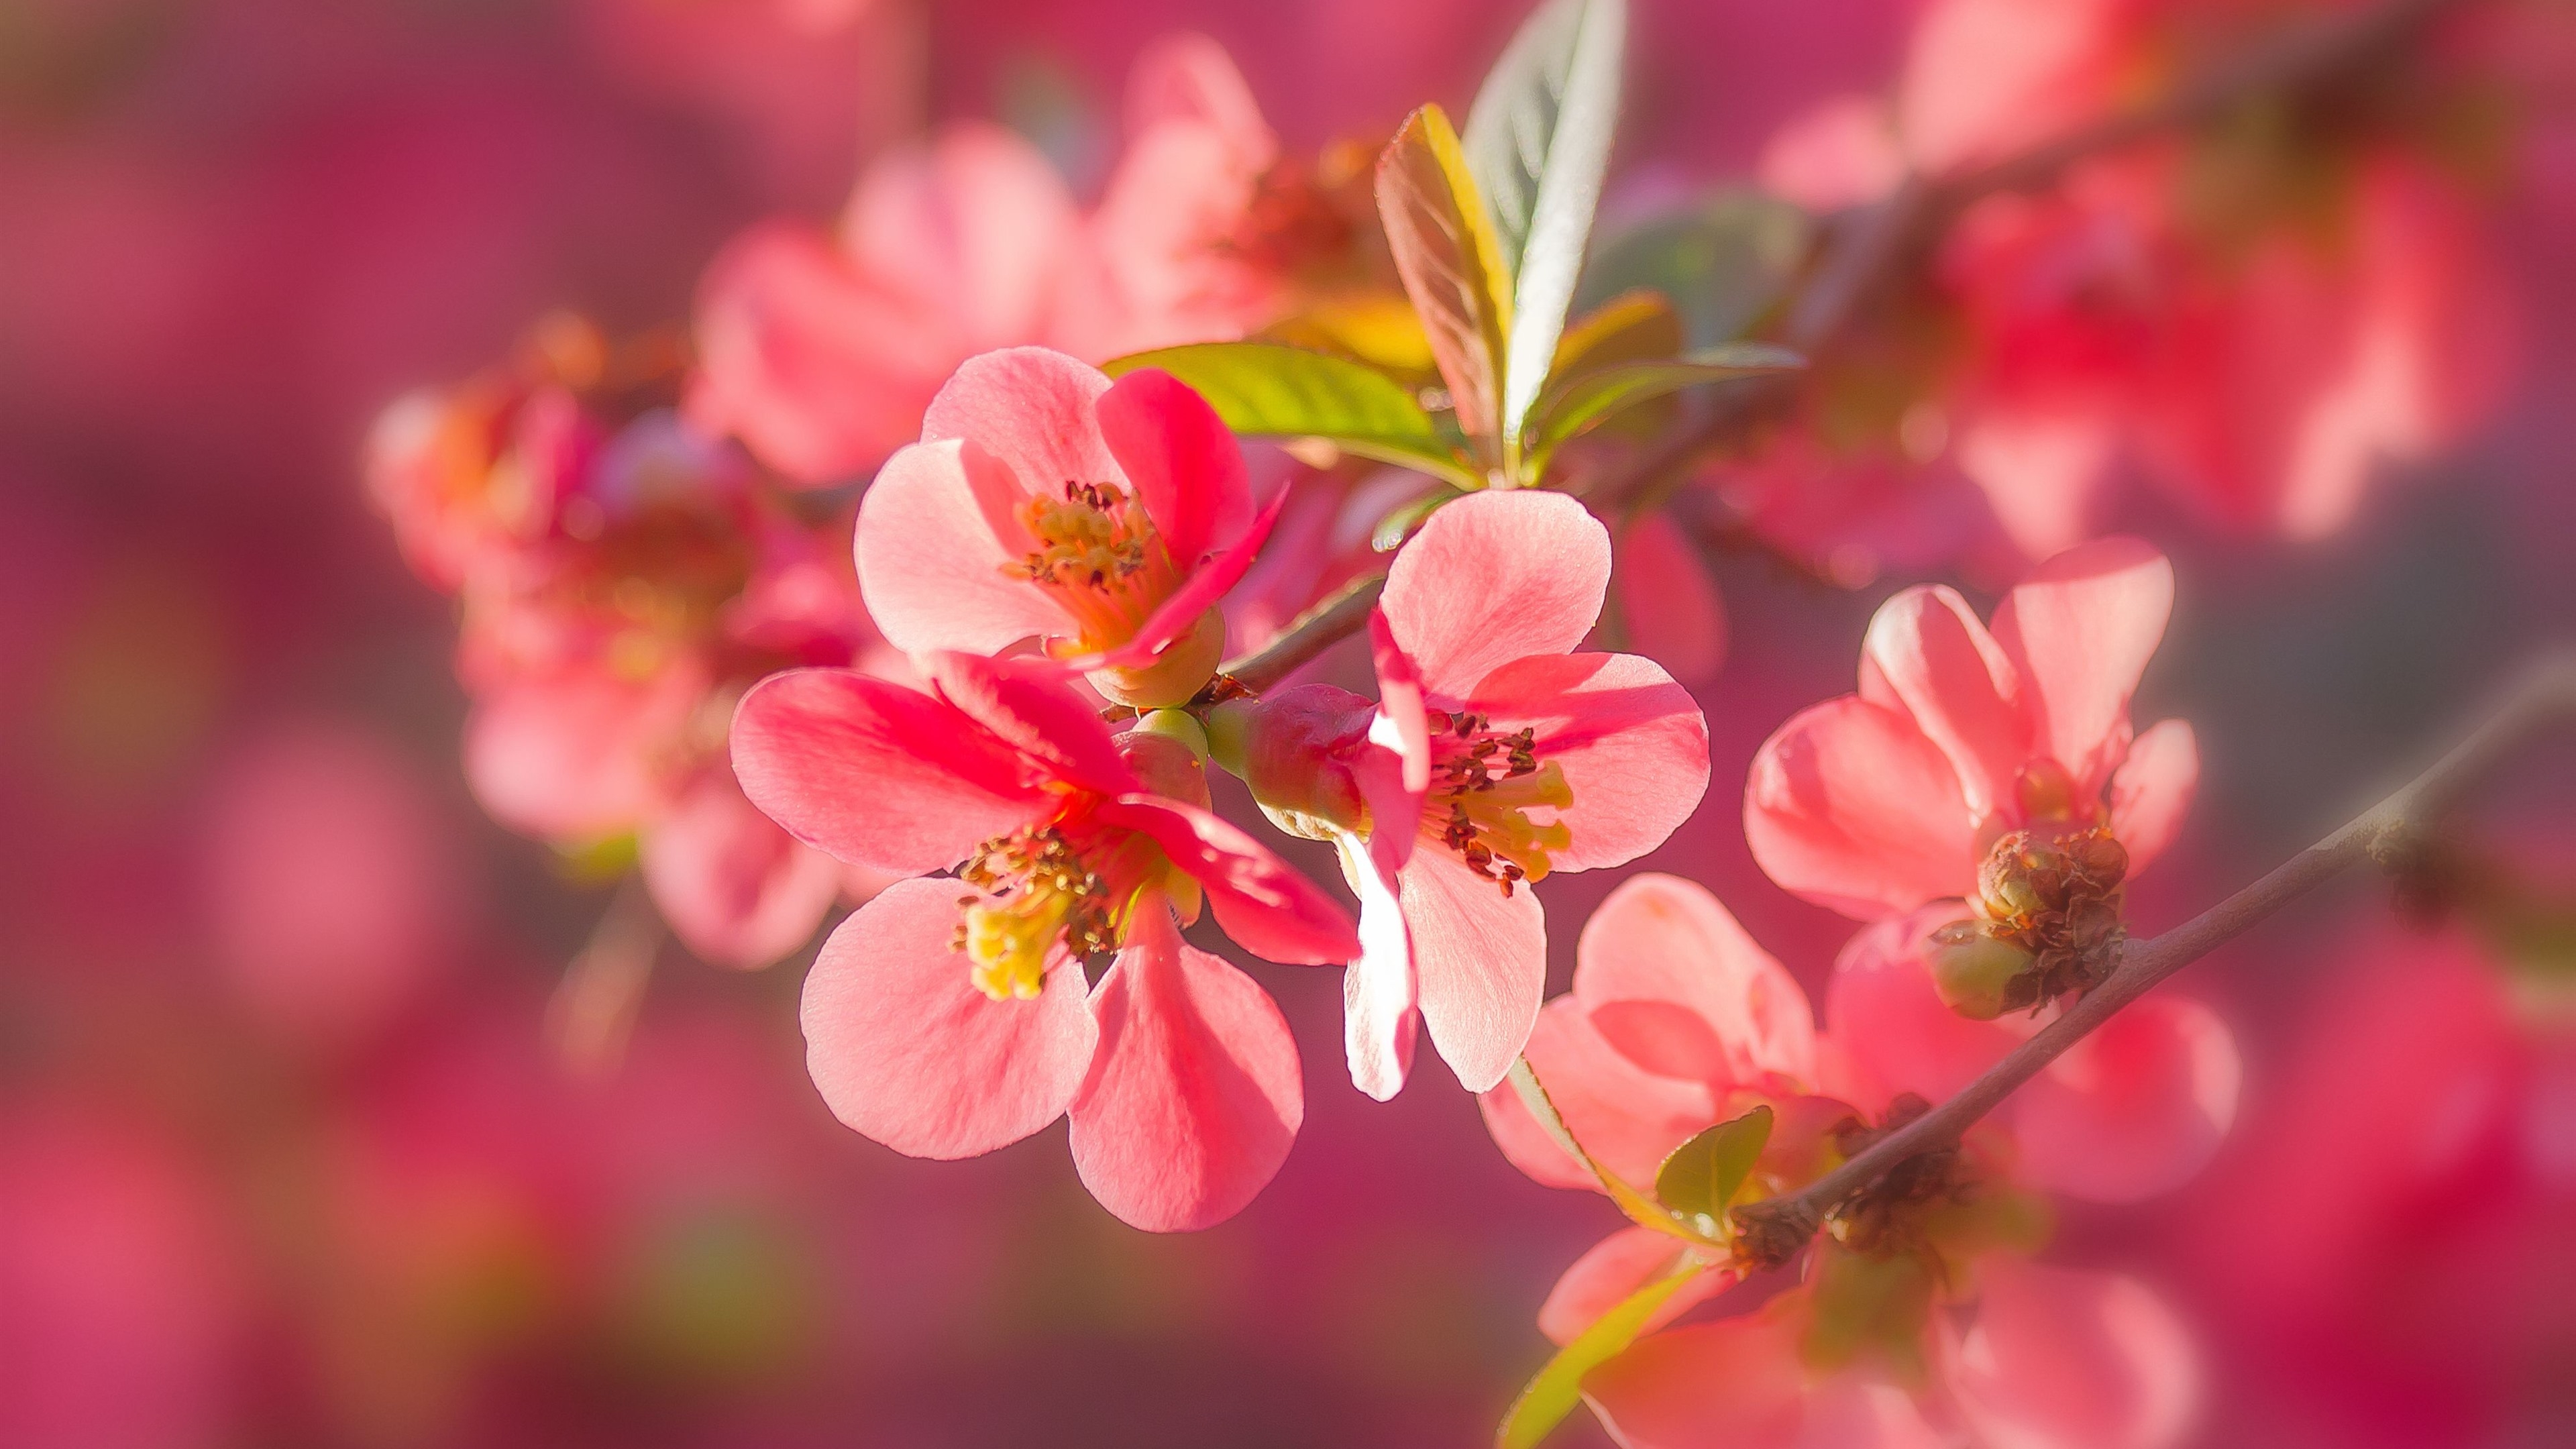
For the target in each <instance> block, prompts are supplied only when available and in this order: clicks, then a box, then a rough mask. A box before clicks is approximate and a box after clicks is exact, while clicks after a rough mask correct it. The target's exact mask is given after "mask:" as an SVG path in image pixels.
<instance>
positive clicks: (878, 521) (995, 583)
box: [857, 440, 1070, 654]
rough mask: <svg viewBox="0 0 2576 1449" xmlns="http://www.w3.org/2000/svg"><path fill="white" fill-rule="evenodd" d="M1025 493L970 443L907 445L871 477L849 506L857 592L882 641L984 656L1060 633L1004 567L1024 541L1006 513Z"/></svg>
mask: <svg viewBox="0 0 2576 1449" xmlns="http://www.w3.org/2000/svg"><path fill="white" fill-rule="evenodd" d="M1026 493H1027V490H1026V488H1025V487H1023V486H1022V484H1021V481H1020V479H1019V478H1017V477H1015V476H1013V475H1012V474H1010V473H1009V472H1008V471H1007V470H1006V469H1004V468H1003V466H1002V464H1001V463H1000V461H999V460H997V459H995V458H994V457H993V456H992V455H991V454H990V453H987V452H985V451H984V450H983V449H982V448H981V447H980V446H978V445H977V444H975V443H974V442H971V441H968V442H962V443H961V442H957V441H953V440H952V441H946V442H936V443H916V444H914V445H913V446H911V447H908V448H905V449H904V450H903V451H902V452H900V453H897V454H895V455H894V457H893V458H892V459H891V460H889V461H888V462H887V463H886V465H885V466H884V467H883V468H881V469H879V470H877V477H876V481H875V482H874V483H871V484H870V485H868V491H867V493H866V494H865V495H864V496H862V497H861V498H860V500H859V523H858V541H857V552H858V560H859V592H860V595H861V596H862V597H863V598H864V599H865V600H866V601H867V606H868V614H869V617H871V618H872V619H874V620H875V621H876V625H877V628H878V630H879V631H880V632H882V633H883V634H884V635H885V637H886V640H887V642H888V643H891V644H893V645H894V646H895V647H896V648H898V649H901V650H904V651H905V652H907V653H916V654H917V653H923V652H927V651H929V650H932V649H966V650H972V651H974V652H976V653H985V654H989V653H994V652H997V651H999V650H1002V649H1007V648H1009V647H1010V646H1011V645H1013V644H1016V643H1018V642H1019V641H1021V640H1023V639H1026V638H1029V637H1031V636H1033V635H1035V636H1044V635H1048V634H1059V633H1063V632H1065V631H1066V630H1067V629H1068V628H1069V627H1070V624H1069V621H1068V619H1067V617H1066V615H1065V612H1064V610H1063V609H1062V608H1060V607H1058V606H1057V604H1056V601H1055V599H1054V597H1053V596H1051V595H1050V594H1048V593H1047V591H1046V590H1045V589H1044V588H1042V587H1040V586H1039V585H1037V584H1035V583H1033V582H1031V581H1030V580H1029V579H1028V577H1027V576H1026V575H1024V574H1015V573H1013V572H1012V570H1011V565H1012V564H1013V563H1014V562H1015V561H1016V560H1018V559H1019V558H1020V557H1021V556H1022V555H1024V554H1025V553H1026V552H1028V549H1029V544H1028V542H1027V537H1026V533H1025V531H1024V530H1022V529H1021V528H1020V525H1019V523H1018V522H1017V520H1015V519H1013V518H1011V517H1010V516H1009V511H1008V510H1009V506H1010V505H1011V504H1012V503H1014V502H1015V501H1016V500H1017V499H1019V498H1022V497H1025V496H1026ZM996 500H999V501H998V502H997V501H996Z"/></svg>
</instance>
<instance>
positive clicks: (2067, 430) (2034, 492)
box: [1954, 405, 2119, 558]
mask: <svg viewBox="0 0 2576 1449" xmlns="http://www.w3.org/2000/svg"><path fill="white" fill-rule="evenodd" d="M2118 443H2119V433H2118V419H2117V418H2116V417H2113V416H2102V415H2097V414H2096V413H2094V412H2091V411H2088V410H2085V409H2081V408H2070V407H2054V408H2038V407H2032V408H2025V409H2020V410H2012V409H2007V408H2004V407H2002V406H2000V405H1989V406H1987V407H1984V408H1981V409H1979V410H1978V411H1976V412H1975V413H1973V414H1972V415H1970V416H1969V417H1967V418H1966V419H1964V420H1963V422H1962V426H1961V427H1960V429H1959V441H1958V445H1957V447H1956V448H1955V450H1954V451H1955V453H1956V455H1957V457H1958V460H1959V469H1960V471H1961V472H1963V473H1965V474H1967V475H1968V478H1969V480H1970V481H1971V482H1973V483H1975V484H1976V485H1977V487H1978V488H1979V489H1981V490H1983V491H1984V493H1985V495H1986V504H1987V506H1988V507H1989V508H1991V509H1992V510H1993V511H1994V516H1995V520H1996V521H1997V522H1998V523H2000V524H2002V525H2003V530H2004V533H2005V534H2006V535H2007V536H2009V537H2010V538H2011V539H2012V542H2013V546H2014V547H2016V548H2018V549H2020V550H2021V551H2022V553H2023V554H2025V555H2026V556H2028V557H2031V558H2045V557H2047V556H2048V555H2050V554H2052V553H2055V552H2057V551H2058V550H2060V549H2063V548H2067V547H2069V546H2071V545H2074V544H2077V543H2080V542H2082V541H2083V539H2084V536H2085V535H2086V534H2088V533H2090V532H2091V531H2092V530H2093V526H2094V525H2093V518H2094V515H2095V514H2096V513H2098V512H2099V511H2100V510H2101V506H2102V503H2103V500H2104V495H2105V494H2106V493H2107V492H2108V491H2109V485H2110V484H2111V482H2112V481H2113V478H2114V474H2113V473H2112V464H2113V462H2114V461H2115V460H2116V458H2117V456H2118V454H2117V452H2116V449H2117V445H2118Z"/></svg>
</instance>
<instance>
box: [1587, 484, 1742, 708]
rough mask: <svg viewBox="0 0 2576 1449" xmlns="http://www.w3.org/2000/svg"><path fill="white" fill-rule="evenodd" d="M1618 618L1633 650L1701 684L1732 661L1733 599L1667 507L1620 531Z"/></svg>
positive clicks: (1677, 675) (1614, 578)
mask: <svg viewBox="0 0 2576 1449" xmlns="http://www.w3.org/2000/svg"><path fill="white" fill-rule="evenodd" d="M1617 555H1618V567H1617V571H1616V572H1615V573H1614V574H1613V575H1612V577H1611V583H1612V585H1613V587H1615V588H1616V589H1617V590H1618V591H1619V617H1620V619H1621V621H1622V622H1624V623H1625V624H1626V625H1627V630H1628V635H1627V643H1628V645H1629V647H1630V648H1632V649H1634V650H1636V651H1637V652H1638V653H1640V654H1643V655H1645V656H1646V657H1647V658H1649V659H1652V660H1654V661H1655V662H1656V663H1658V664H1661V665H1662V666H1664V668H1666V669H1668V670H1671V671H1672V673H1673V676H1674V677H1675V678H1677V679H1684V680H1688V681H1690V682H1692V683H1695V684H1696V683H1701V682H1704V681H1706V680H1707V679H1709V678H1711V677H1712V676H1714V675H1715V674H1716V673H1717V667H1718V666H1719V665H1720V664H1723V663H1725V662H1726V603H1725V601H1724V600H1723V599H1722V598H1720V597H1719V596H1718V592H1717V584H1716V583H1715V582H1714V581H1713V580H1711V579H1710V578H1709V576H1708V566H1707V565H1706V564H1704V563H1702V562H1701V561H1700V556H1699V551H1698V550H1697V549H1695V548H1693V547H1692V546H1691V542H1690V540H1689V539H1687V538H1685V537H1683V536H1682V531H1681V530H1680V529H1679V528H1677V527H1675V526H1674V524H1673V521H1672V519H1671V517H1670V516H1668V515H1667V514H1665V513H1662V512H1660V511H1658V512H1655V513H1649V514H1646V515H1645V516H1644V517H1642V518H1640V519H1638V520H1637V521H1636V522H1634V523H1632V524H1630V525H1629V526H1628V527H1627V528H1626V529H1625V530H1623V531H1622V532H1621V533H1620V535H1619V542H1618V548H1617Z"/></svg>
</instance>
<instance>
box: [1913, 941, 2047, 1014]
mask: <svg viewBox="0 0 2576 1449" xmlns="http://www.w3.org/2000/svg"><path fill="white" fill-rule="evenodd" d="M1927 954H1928V956H1929V959H1930V964H1931V967H1932V989H1933V990H1935V991H1937V992H1939V993H1940V996H1941V1002H1942V1004H1943V1005H1945V1006H1947V1007H1949V1008H1950V1009H1951V1010H1952V1011H1955V1012H1957V1013H1959V1014H1960V1015H1961V1016H1964V1017H1967V1018H1968V1019H1970V1020H1972V1021H1991V1020H1993V1019H1994V1018H1996V1017H1998V1016H2001V1015H2003V1014H2004V1012H2005V1010H2006V1009H2007V1006H2006V1002H2007V999H2008V993H2009V992H2010V990H2011V987H2012V983H2013V982H2014V981H2016V980H2018V979H2019V978H2020V977H2021V976H2022V975H2023V974H2024V973H2025V972H2027V971H2029V970H2030V969H2031V967H2032V965H2033V958H2032V957H2031V954H2030V953H2029V952H2028V951H2025V950H2023V949H2022V948H2021V947H2019V946H2017V945H2014V944H2013V943H2012V942H2010V941H2004V940H1998V939H1996V938H1995V937H1993V936H1989V935H1987V934H1986V933H1985V931H1984V930H1983V929H1982V928H1981V927H1979V926H1978V924H1977V923H1976V922H1974V921H1954V922H1952V923H1951V924H1949V925H1946V926H1943V927H1942V928H1941V929H1939V930H1937V931H1934V932H1933V933H1932V939H1931V941H1930V942H1929V944H1928V947H1927Z"/></svg>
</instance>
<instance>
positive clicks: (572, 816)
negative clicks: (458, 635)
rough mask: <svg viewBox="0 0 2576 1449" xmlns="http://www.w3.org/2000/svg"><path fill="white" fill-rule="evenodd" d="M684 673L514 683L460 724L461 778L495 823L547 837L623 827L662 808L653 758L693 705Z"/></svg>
mask: <svg viewBox="0 0 2576 1449" xmlns="http://www.w3.org/2000/svg"><path fill="white" fill-rule="evenodd" d="M702 688H703V682H702V680H700V679H699V678H698V676H697V675H696V673H695V671H692V670H665V671H662V672H660V673H657V674H655V675H653V676H652V677H650V678H648V679H643V680H627V679H622V678H619V677H617V676H614V675H611V674H608V673H605V672H587V671H585V672H577V673H566V674H561V675H556V676H552V677H548V678H543V679H527V680H521V681H515V682H513V683H511V684H510V685H508V686H507V687H504V688H502V689H498V690H494V691H491V692H490V693H488V694H486V695H485V696H484V697H483V698H482V699H481V700H480V701H478V702H477V703H476V705H475V708H474V713H473V715H472V717H471V718H469V719H468V720H467V721H466V724H465V777H466V779H467V780H468V781H469V782H470V783H471V784H472V785H473V787H474V796H475V798H476V799H477V800H478V801H480V802H481V803H482V805H483V808H484V809H486V810H489V811H490V812H492V816H493V818H494V819H497V820H499V821H500V822H501V823H502V824H504V825H507V826H509V827H510V828H512V829H514V830H523V831H526V832H527V833H529V834H531V835H535V836H539V837H541V838H546V839H557V840H563V839H581V838H585V837H594V838H595V837H598V836H604V835H612V834H615V833H617V832H619V831H622V830H631V829H633V828H635V827H636V826H637V825H638V824H640V823H641V822H642V821H643V820H644V819H645V818H646V817H647V816H649V815H650V814H651V813H652V812H653V811H654V810H655V809H657V808H658V807H659V806H660V804H661V802H662V792H663V788H664V786H663V781H662V775H661V765H660V762H661V759H662V757H663V755H664V752H665V751H666V750H667V749H668V748H669V746H670V742H671V741H672V740H673V739H675V738H676V737H677V736H678V735H679V734H680V732H681V731H682V730H683V729H684V728H685V727H686V725H687V721H688V717H689V715H690V714H691V713H693V712H694V711H695V710H696V708H697V703H698V696H699V692H700V690H701V689H702Z"/></svg>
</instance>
